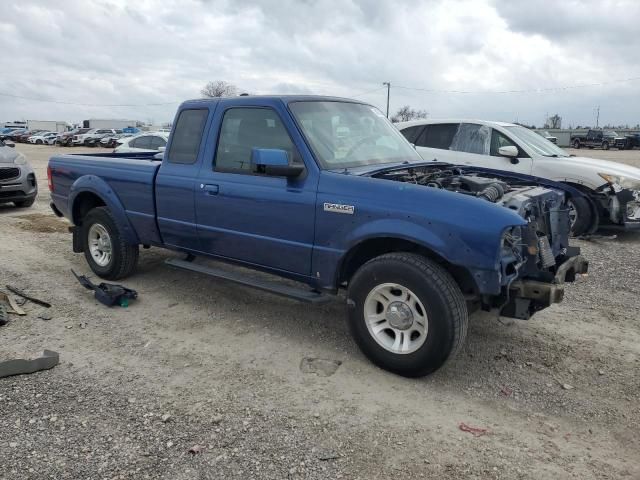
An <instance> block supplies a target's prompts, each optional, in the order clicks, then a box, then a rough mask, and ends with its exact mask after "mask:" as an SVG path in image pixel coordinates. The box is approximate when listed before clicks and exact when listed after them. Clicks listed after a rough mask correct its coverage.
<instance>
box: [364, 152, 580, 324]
mask: <svg viewBox="0 0 640 480" xmlns="http://www.w3.org/2000/svg"><path fill="white" fill-rule="evenodd" d="M373 176H375V177H376V178H384V179H388V180H395V181H401V182H410V183H414V184H418V185H423V186H426V187H432V188H440V189H445V190H449V191H453V192H457V193H461V194H464V195H470V196H474V197H476V198H479V199H483V200H485V201H489V202H492V203H495V204H497V205H500V206H502V207H504V208H508V209H510V210H512V211H514V212H516V213H518V214H519V215H520V216H521V217H522V218H523V219H524V220H525V221H526V224H524V225H522V226H514V227H509V228H507V229H506V230H505V231H504V232H503V234H502V238H501V245H500V249H499V254H498V258H497V270H498V272H499V273H498V279H497V283H499V285H496V289H495V290H494V292H495V293H493V292H492V293H480V294H479V295H478V298H477V299H476V300H475V301H474V302H475V304H476V305H478V306H479V307H480V308H482V309H483V310H494V309H497V310H498V311H499V312H500V314H501V315H503V316H505V317H512V318H519V319H529V318H530V317H531V316H532V315H533V314H534V313H535V312H538V311H540V310H542V309H544V308H546V307H548V306H550V305H552V304H553V303H558V302H560V301H562V299H563V296H564V284H565V282H572V281H574V280H575V278H576V276H577V275H579V274H584V273H586V272H587V270H588V262H587V261H586V260H585V259H584V258H583V257H582V256H581V255H580V249H579V248H577V247H572V246H570V245H569V237H570V229H571V226H570V225H571V222H570V218H569V208H568V206H567V203H566V193H565V189H564V188H563V187H562V186H560V185H558V184H555V183H554V182H549V181H538V179H535V178H534V177H530V176H527V175H520V174H515V175H511V174H507V173H506V172H496V171H491V170H488V169H481V168H477V167H471V168H466V167H457V166H453V165H447V164H430V165H420V166H415V167H404V168H392V169H388V170H386V171H381V172H376V173H375V174H374V175H373ZM498 290H499V293H497V292H498ZM496 293H497V294H496Z"/></svg>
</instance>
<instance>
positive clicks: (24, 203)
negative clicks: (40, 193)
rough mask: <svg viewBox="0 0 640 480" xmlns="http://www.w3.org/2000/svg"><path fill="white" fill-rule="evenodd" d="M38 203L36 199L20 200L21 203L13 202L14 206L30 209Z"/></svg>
mask: <svg viewBox="0 0 640 480" xmlns="http://www.w3.org/2000/svg"><path fill="white" fill-rule="evenodd" d="M35 201H36V197H33V198H29V199H27V200H20V201H19V202H13V204H14V205H15V206H16V207H18V208H29V207H30V206H32V205H33V204H34V203H35Z"/></svg>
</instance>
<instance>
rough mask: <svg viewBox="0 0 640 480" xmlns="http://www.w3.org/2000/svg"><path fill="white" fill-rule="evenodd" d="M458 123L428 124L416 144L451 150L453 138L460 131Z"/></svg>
mask: <svg viewBox="0 0 640 480" xmlns="http://www.w3.org/2000/svg"><path fill="white" fill-rule="evenodd" d="M458 125H459V124H457V123H438V124H431V125H427V127H426V128H425V129H424V131H423V132H422V135H420V137H419V138H418V140H417V141H416V146H418V147H428V148H438V149H440V150H449V147H451V142H453V138H454V137H455V135H456V132H457V131H458Z"/></svg>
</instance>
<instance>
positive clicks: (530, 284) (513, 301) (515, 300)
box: [500, 255, 589, 320]
mask: <svg viewBox="0 0 640 480" xmlns="http://www.w3.org/2000/svg"><path fill="white" fill-rule="evenodd" d="M588 270H589V262H587V260H586V259H585V258H584V257H583V256H581V255H576V256H575V257H571V258H569V259H568V260H566V261H565V262H564V263H562V264H561V265H560V266H559V267H558V269H557V271H556V274H555V277H554V279H553V282H552V283H548V282H540V281H537V280H529V279H522V280H516V281H514V282H513V283H512V284H511V286H510V288H509V300H508V301H507V303H506V304H505V305H504V306H503V307H502V309H501V310H500V315H502V316H504V317H511V318H519V319H522V320H528V319H529V318H531V315H533V314H534V313H536V312H538V311H540V310H543V309H545V308H547V307H549V306H550V305H552V304H554V303H560V302H561V301H562V299H563V298H564V284H565V282H572V281H574V280H575V277H576V275H581V274H584V273H587V271H588Z"/></svg>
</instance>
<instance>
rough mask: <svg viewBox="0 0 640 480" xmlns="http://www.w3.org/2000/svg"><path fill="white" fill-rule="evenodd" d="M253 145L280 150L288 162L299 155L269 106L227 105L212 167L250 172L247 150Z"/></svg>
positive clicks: (251, 148) (294, 159) (294, 160)
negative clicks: (285, 153)
mask: <svg viewBox="0 0 640 480" xmlns="http://www.w3.org/2000/svg"><path fill="white" fill-rule="evenodd" d="M254 148H270V149H277V150H284V151H286V152H287V154H288V155H289V161H290V162H299V161H300V160H299V155H297V153H296V149H295V146H294V145H293V142H292V141H291V137H289V133H287V130H286V129H285V127H284V125H283V124H282V121H281V120H280V117H279V116H278V114H277V113H276V112H275V110H272V109H270V108H231V109H229V110H227V111H226V112H225V114H224V118H223V119H222V126H221V127H220V138H219V140H218V148H217V151H216V159H215V170H216V171H219V172H220V171H222V172H238V173H251V151H252V150H253V149H254Z"/></svg>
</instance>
